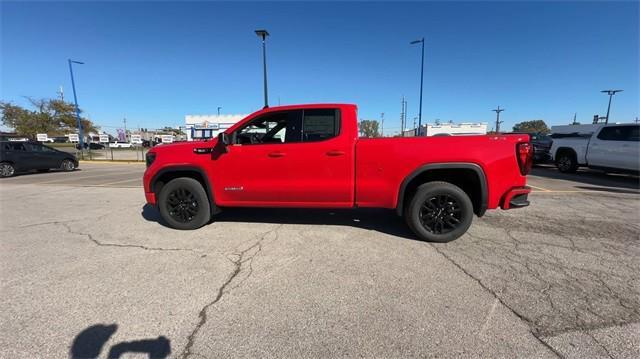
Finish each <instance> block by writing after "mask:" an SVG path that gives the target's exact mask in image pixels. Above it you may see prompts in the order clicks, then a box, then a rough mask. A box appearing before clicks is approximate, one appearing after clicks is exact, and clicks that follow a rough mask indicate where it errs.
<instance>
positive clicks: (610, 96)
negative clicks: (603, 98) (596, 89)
mask: <svg viewBox="0 0 640 359" xmlns="http://www.w3.org/2000/svg"><path fill="white" fill-rule="evenodd" d="M622 91H624V90H602V91H600V92H602V93H606V94H607V95H609V106H607V116H606V117H605V120H604V124H605V125H606V124H608V123H609V111H610V110H611V98H612V97H613V95H615V94H616V93H618V92H622Z"/></svg>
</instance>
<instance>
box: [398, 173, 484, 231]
mask: <svg viewBox="0 0 640 359" xmlns="http://www.w3.org/2000/svg"><path fill="white" fill-rule="evenodd" d="M404 216H405V220H406V222H407V224H408V225H409V228H411V230H412V231H413V232H414V233H415V234H416V235H417V236H418V237H419V238H420V239H423V240H426V241H429V242H441V243H442V242H450V241H453V240H454V239H457V238H458V237H460V236H462V235H463V234H465V233H466V232H467V229H469V226H471V221H472V220H473V204H472V203H471V200H470V199H469V196H467V194H466V193H465V192H464V191H463V190H462V189H461V188H460V187H458V186H455V185H453V184H451V183H448V182H429V183H425V184H423V185H421V186H419V187H418V189H417V190H416V193H415V194H414V196H413V198H412V199H411V201H410V202H409V205H408V206H407V208H406V210H405V211H404Z"/></svg>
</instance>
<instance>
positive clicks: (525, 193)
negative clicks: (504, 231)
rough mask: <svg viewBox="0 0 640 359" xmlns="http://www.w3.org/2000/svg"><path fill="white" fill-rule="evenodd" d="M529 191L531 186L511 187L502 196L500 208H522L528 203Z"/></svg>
mask: <svg viewBox="0 0 640 359" xmlns="http://www.w3.org/2000/svg"><path fill="white" fill-rule="evenodd" d="M529 193H531V187H528V186H524V187H516V188H512V189H511V190H509V192H507V193H506V194H505V195H504V197H503V198H502V204H501V205H500V208H502V209H513V208H522V207H526V206H528V205H529V199H528V197H529Z"/></svg>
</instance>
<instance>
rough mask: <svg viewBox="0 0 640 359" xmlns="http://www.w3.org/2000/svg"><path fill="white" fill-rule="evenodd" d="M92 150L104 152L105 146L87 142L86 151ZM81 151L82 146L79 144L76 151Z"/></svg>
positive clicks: (85, 144)
mask: <svg viewBox="0 0 640 359" xmlns="http://www.w3.org/2000/svg"><path fill="white" fill-rule="evenodd" d="M87 148H88V149H90V150H102V149H104V145H103V144H101V143H96V142H85V143H84V149H85V150H86V149H87ZM79 149H80V144H79V143H78V144H77V145H76V150H79Z"/></svg>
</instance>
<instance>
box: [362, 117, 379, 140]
mask: <svg viewBox="0 0 640 359" xmlns="http://www.w3.org/2000/svg"><path fill="white" fill-rule="evenodd" d="M358 128H359V129H360V133H361V134H362V136H363V137H380V132H379V130H378V129H379V128H380V124H379V123H378V121H376V120H361V121H360V123H359V124H358Z"/></svg>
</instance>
